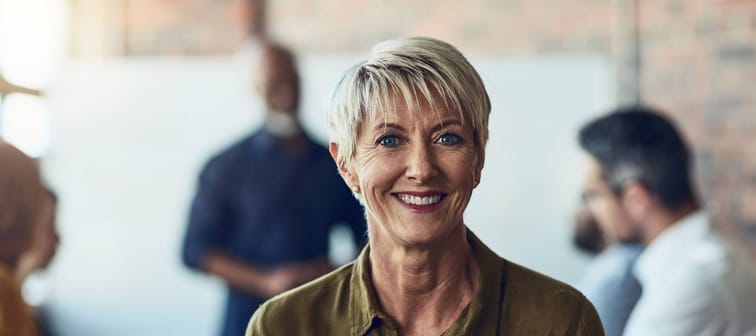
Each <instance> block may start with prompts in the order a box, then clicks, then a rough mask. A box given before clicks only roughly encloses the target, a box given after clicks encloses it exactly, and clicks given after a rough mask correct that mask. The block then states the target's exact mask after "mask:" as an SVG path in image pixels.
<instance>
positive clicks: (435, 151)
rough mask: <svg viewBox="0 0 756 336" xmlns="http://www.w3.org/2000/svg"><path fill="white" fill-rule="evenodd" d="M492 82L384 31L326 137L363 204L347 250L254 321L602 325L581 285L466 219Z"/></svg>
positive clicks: (391, 330) (440, 328)
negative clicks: (509, 250) (501, 252)
mask: <svg viewBox="0 0 756 336" xmlns="http://www.w3.org/2000/svg"><path fill="white" fill-rule="evenodd" d="M490 110H491V106H490V101H489V99H488V94H487V93H486V90H485V87H484V86H483V83H482V81H481V79H480V77H479V76H478V73H477V72H476V71H475V69H474V68H473V67H472V66H471V65H470V63H469V62H468V61H467V59H465V57H464V56H463V55H462V54H461V53H460V52H459V51H458V50H457V49H456V48H454V47H453V46H451V45H449V44H447V43H445V42H442V41H439V40H435V39H431V38H407V39H399V40H392V41H387V42H383V43H381V44H378V45H377V46H376V47H375V48H374V49H373V52H372V54H371V55H370V57H369V58H368V59H367V60H365V61H363V62H360V63H359V64H357V65H356V66H354V67H353V68H351V69H350V70H349V71H347V73H346V75H345V76H344V78H343V79H342V80H341V82H340V83H339V85H338V86H337V88H336V90H335V93H334V95H333V100H332V104H331V107H330V109H329V110H328V124H329V127H330V131H331V136H332V138H331V139H332V140H331V144H330V151H331V156H333V158H334V160H335V161H336V163H337V165H338V167H339V172H340V174H341V176H342V178H343V179H344V181H345V182H346V183H347V184H348V185H349V186H350V187H351V188H352V191H353V192H354V194H355V196H356V197H357V198H359V199H360V200H361V201H362V204H363V205H364V206H365V209H366V211H365V213H366V217H367V223H368V231H369V238H370V242H369V245H368V246H367V247H366V248H365V249H364V250H363V252H362V254H361V255H360V257H359V258H358V260H357V261H355V262H354V263H352V264H349V265H347V266H344V267H342V268H341V269H338V270H336V271H334V272H332V273H331V274H329V275H326V276H324V277H323V278H320V279H318V280H316V281H314V282H311V283H309V284H307V285H305V286H303V287H300V288H298V289H295V290H293V291H290V292H287V293H284V294H282V295H280V296H278V297H275V298H273V299H271V300H270V301H268V302H267V303H265V304H264V305H263V306H262V307H261V308H260V309H258V310H257V312H256V313H255V315H254V316H253V317H252V319H251V320H250V324H249V327H248V329H247V335H440V334H441V335H603V331H602V329H601V324H600V322H599V319H598V316H597V314H596V312H595V310H594V309H593V306H591V304H590V303H589V302H588V301H587V300H586V299H585V298H584V297H583V296H582V295H581V294H580V293H579V292H578V291H576V290H574V289H572V288H571V287H569V286H567V285H565V284H562V283H560V282H558V281H556V280H553V279H551V278H548V277H546V276H544V275H541V274H538V273H536V272H533V271H530V270H528V269H525V268H523V267H520V266H518V265H516V264H514V263H511V262H509V261H507V260H505V259H502V258H500V257H499V256H497V255H496V254H495V253H494V252H492V251H491V250H490V249H488V248H487V247H486V246H485V245H484V244H483V243H482V242H481V241H480V240H479V239H478V238H477V237H476V236H475V235H474V234H473V233H472V232H471V231H470V230H469V229H468V228H467V227H466V225H465V223H464V220H463V218H464V212H465V209H466V208H467V205H468V203H469V201H470V197H471V195H472V192H473V190H474V189H475V187H477V185H478V183H479V182H480V176H481V170H482V169H483V163H484V161H485V145H486V141H487V139H488V116H489V113H490Z"/></svg>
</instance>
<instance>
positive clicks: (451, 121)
mask: <svg viewBox="0 0 756 336" xmlns="http://www.w3.org/2000/svg"><path fill="white" fill-rule="evenodd" d="M451 125H462V122H460V121H459V120H457V119H447V120H442V121H441V122H439V123H438V124H436V126H433V128H432V129H431V133H435V132H438V131H439V130H440V129H442V128H444V127H448V126H451ZM387 128H392V129H397V130H400V131H404V127H402V126H401V125H399V124H397V123H393V122H387V123H382V124H379V125H377V126H375V128H374V131H380V130H384V129H387Z"/></svg>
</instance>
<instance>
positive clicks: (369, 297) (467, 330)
mask: <svg viewBox="0 0 756 336" xmlns="http://www.w3.org/2000/svg"><path fill="white" fill-rule="evenodd" d="M467 240H468V242H469V243H470V247H471V248H472V251H473V255H474V257H475V259H476V262H477V263H478V266H479V269H480V276H479V281H480V284H479V289H478V293H477V294H476V295H475V296H474V297H473V299H472V301H471V302H470V305H469V306H468V307H467V309H465V311H464V312H463V313H462V315H461V316H460V317H459V318H458V320H457V321H455V322H454V324H452V326H451V327H450V328H449V330H448V331H447V332H446V334H449V335H493V334H495V333H496V327H497V324H498V320H499V316H501V312H500V307H501V305H500V302H501V296H502V291H503V290H504V286H503V285H502V284H503V269H504V268H503V266H504V265H503V260H502V259H501V258H499V256H497V255H496V253H494V252H493V251H491V250H490V249H489V248H488V247H487V246H485V245H484V244H483V242H481V241H480V239H478V237H477V236H475V234H473V233H472V231H470V230H469V229H468V230H467ZM369 256H370V245H367V246H366V247H365V248H364V249H363V250H362V252H361V253H360V255H359V257H358V258H357V260H356V261H355V263H354V269H353V272H352V277H351V279H350V288H351V289H352V290H351V291H350V305H351V307H352V309H351V312H352V316H351V322H352V334H353V335H365V334H366V333H367V332H368V331H370V330H371V329H372V328H373V327H375V326H376V325H377V324H380V323H385V321H387V317H386V315H385V314H384V313H383V312H381V311H380V309H379V308H378V304H377V300H376V297H375V289H374V286H373V283H372V281H371V279H370V257H369Z"/></svg>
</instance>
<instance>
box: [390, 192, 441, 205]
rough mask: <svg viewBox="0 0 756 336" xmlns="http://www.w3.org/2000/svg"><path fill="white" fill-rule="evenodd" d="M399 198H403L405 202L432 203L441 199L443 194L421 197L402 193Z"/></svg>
mask: <svg viewBox="0 0 756 336" xmlns="http://www.w3.org/2000/svg"><path fill="white" fill-rule="evenodd" d="M399 199H401V200H402V202H404V203H407V204H412V205H432V204H436V203H438V202H439V201H441V195H434V196H425V197H420V196H412V195H405V194H400V195H399Z"/></svg>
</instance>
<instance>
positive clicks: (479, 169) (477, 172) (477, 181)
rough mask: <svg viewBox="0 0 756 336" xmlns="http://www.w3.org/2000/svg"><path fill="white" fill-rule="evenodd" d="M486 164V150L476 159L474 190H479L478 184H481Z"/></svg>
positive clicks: (479, 153)
mask: <svg viewBox="0 0 756 336" xmlns="http://www.w3.org/2000/svg"><path fill="white" fill-rule="evenodd" d="M485 162H486V151H485V150H481V151H478V153H477V156H476V157H475V163H474V169H475V184H474V185H473V188H477V187H478V184H480V177H481V175H482V173H483V164H484V163H485Z"/></svg>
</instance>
